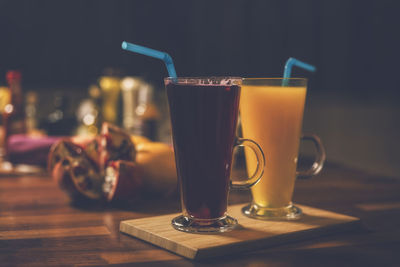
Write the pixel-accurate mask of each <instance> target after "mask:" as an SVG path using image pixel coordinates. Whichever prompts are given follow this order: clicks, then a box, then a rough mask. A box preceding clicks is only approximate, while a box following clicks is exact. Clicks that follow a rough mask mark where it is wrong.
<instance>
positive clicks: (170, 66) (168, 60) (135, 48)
mask: <svg viewBox="0 0 400 267" xmlns="http://www.w3.org/2000/svg"><path fill="white" fill-rule="evenodd" d="M121 47H122V49H124V50H127V51H131V52H134V53H138V54H142V55H145V56H149V57H154V58H158V59H161V60H162V61H164V63H165V66H166V67H167V71H168V75H169V77H172V78H176V77H177V76H176V71H175V66H174V62H173V60H172V57H171V56H170V55H168V53H166V52H161V51H158V50H154V49H151V48H148V47H144V46H141V45H136V44H131V43H128V42H125V41H123V42H122V45H121Z"/></svg>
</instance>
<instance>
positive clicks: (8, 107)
mask: <svg viewBox="0 0 400 267" xmlns="http://www.w3.org/2000/svg"><path fill="white" fill-rule="evenodd" d="M4 110H5V112H7V113H11V112H12V111H13V110H14V106H13V105H11V104H7V105H6V106H5V107H4Z"/></svg>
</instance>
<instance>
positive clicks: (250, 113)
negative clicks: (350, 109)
mask: <svg viewBox="0 0 400 267" xmlns="http://www.w3.org/2000/svg"><path fill="white" fill-rule="evenodd" d="M306 91H307V80H306V79H296V78H291V79H279V78H276V79H274V78H259V79H243V85H242V91H241V99H240V115H241V122H242V131H243V137H244V138H251V139H253V140H256V141H257V142H258V143H259V144H260V145H261V148H262V149H263V150H264V152H265V153H266V159H267V162H266V168H265V169H264V174H263V176H262V178H261V180H260V182H259V183H257V184H256V185H255V186H253V187H252V188H251V192H252V197H253V200H252V203H250V204H249V205H248V206H246V207H244V208H243V209H242V211H243V213H244V214H245V215H247V216H249V217H252V218H257V219H265V220H268V219H297V218H299V217H300V216H301V210H300V209H299V208H298V207H296V206H294V205H293V204H292V195H293V189H294V184H295V179H296V176H297V177H303V178H304V177H311V176H313V175H316V174H318V173H319V172H320V171H321V169H322V167H323V163H324V161H325V150H324V148H323V146H322V144H321V142H320V140H319V138H318V137H317V136H316V135H302V134H301V127H302V120H303V113H304V104H305V99H306ZM301 139H302V140H310V141H312V142H313V143H314V144H315V146H316V151H317V156H316V160H315V162H314V164H313V165H312V167H311V168H310V169H309V170H307V171H304V172H297V171H296V167H297V158H298V153H299V143H300V140H301ZM245 155H246V164H247V169H248V170H249V171H251V170H253V169H254V168H255V167H256V165H257V159H256V158H255V157H254V156H253V155H252V154H251V153H249V151H247V149H246V148H245Z"/></svg>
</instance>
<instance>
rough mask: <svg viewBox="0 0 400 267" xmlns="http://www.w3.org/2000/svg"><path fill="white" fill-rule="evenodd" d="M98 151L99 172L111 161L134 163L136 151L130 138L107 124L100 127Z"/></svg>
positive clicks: (125, 133) (120, 130) (119, 129)
mask: <svg viewBox="0 0 400 267" xmlns="http://www.w3.org/2000/svg"><path fill="white" fill-rule="evenodd" d="M98 150H99V165H100V170H101V172H104V170H105V168H106V167H107V164H108V163H109V162H110V161H113V160H126V161H135V156H136V150H135V145H134V143H133V142H132V140H131V136H130V135H129V134H128V133H127V132H125V131H123V130H122V129H121V128H118V127H116V126H114V125H112V124H109V123H103V125H102V127H101V134H100V137H99V148H98Z"/></svg>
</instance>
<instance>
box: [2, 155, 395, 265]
mask: <svg viewBox="0 0 400 267" xmlns="http://www.w3.org/2000/svg"><path fill="white" fill-rule="evenodd" d="M399 178H400V177H398V178H396V177H382V176H376V175H372V174H368V173H366V172H363V171H358V170H354V169H349V168H346V167H344V166H341V165H337V164H332V163H329V162H328V163H327V164H326V166H325V167H324V170H323V172H322V174H321V175H319V176H318V177H315V178H313V179H312V180H304V181H303V180H301V181H300V180H299V181H297V182H296V188H295V193H294V197H293V200H294V202H295V203H302V204H305V205H307V206H312V207H318V208H320V209H325V210H331V211H334V212H337V213H341V214H348V215H352V216H356V217H359V218H361V221H362V222H363V225H365V227H364V228H361V229H359V228H355V229H354V230H353V231H346V232H340V231H339V230H340V229H339V230H338V232H337V233H332V234H330V235H326V236H321V233H318V232H316V233H315V234H316V235H318V236H317V237H315V238H310V236H309V234H307V236H305V237H304V239H303V240H300V239H301V236H300V237H298V241H296V242H286V241H285V239H282V238H281V237H279V240H280V241H282V243H281V244H279V245H273V246H266V245H265V244H261V245H260V249H253V250H251V251H249V252H246V253H233V254H231V255H228V256H221V257H212V258H208V259H205V260H203V261H202V263H201V264H199V265H200V266H204V265H206V266H208V265H216V266H264V265H272V266H280V267H282V266H283V267H285V266H321V265H324V266H335V267H337V266H400V258H399V257H397V255H398V251H400V231H399V230H398V229H399V227H398V226H399V225H400V208H399V207H398V205H397V204H396V203H400V195H399V192H400V179H399ZM249 200H250V193H249V192H248V191H241V192H236V191H232V192H231V193H230V197H229V203H230V204H231V205H235V204H239V203H244V202H247V201H249ZM179 211H180V204H179V201H178V200H177V199H153V200H149V199H146V200H143V201H141V202H138V203H134V204H132V205H130V206H127V207H126V206H125V207H116V206H110V205H87V204H85V203H77V204H75V205H71V203H70V201H69V199H68V197H67V196H66V194H65V193H64V192H62V191H61V190H60V189H59V188H58V186H57V184H56V183H55V182H54V181H52V180H51V179H50V177H48V176H47V175H46V176H19V177H16V176H13V177H7V176H3V177H0V235H1V236H3V238H2V239H0V266H29V267H32V266H40V267H42V266H108V265H113V266H132V265H133V266H135V265H139V266H141V265H145V266H154V265H155V266H183V267H193V266H194V265H196V266H197V265H198V263H193V262H192V261H190V260H188V259H186V258H184V257H181V256H179V255H177V254H174V253H171V252H169V251H167V250H164V249H161V248H159V247H157V246H154V245H152V244H150V243H148V242H144V241H142V240H140V239H137V238H132V237H131V236H129V235H125V234H122V233H120V231H119V226H120V222H121V221H125V220H132V219H140V218H143V219H145V218H148V217H154V216H163V214H164V215H167V214H172V213H176V212H179ZM232 215H233V214H232ZM239 223H242V220H241V219H240V218H239ZM331 230H332V229H331ZM332 231H333V230H332ZM191 236H194V237H195V235H191ZM194 237H192V238H194ZM227 238H234V236H229V235H227ZM283 241H285V242H283ZM203 263H204V264H203Z"/></svg>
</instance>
